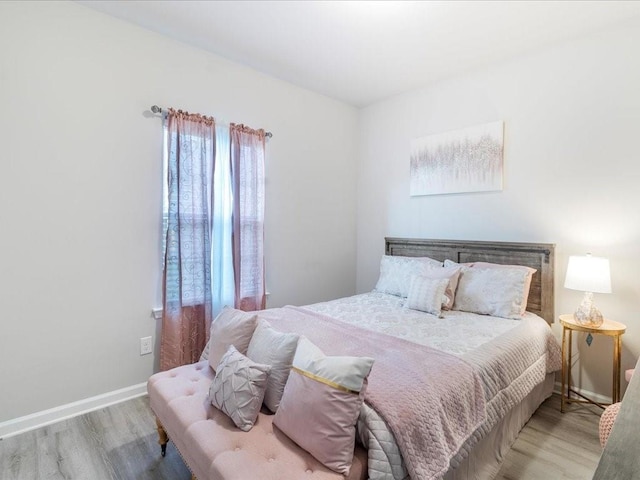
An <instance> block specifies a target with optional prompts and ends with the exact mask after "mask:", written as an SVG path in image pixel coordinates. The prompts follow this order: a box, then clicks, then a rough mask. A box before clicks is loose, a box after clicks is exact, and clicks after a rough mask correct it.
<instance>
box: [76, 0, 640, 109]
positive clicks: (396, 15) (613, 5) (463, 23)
mask: <svg viewBox="0 0 640 480" xmlns="http://www.w3.org/2000/svg"><path fill="white" fill-rule="evenodd" d="M78 3H81V4H83V5H86V6H87V7H89V8H93V9H95V10H99V11H102V12H105V13H107V14H109V15H113V16H115V17H118V18H121V19H123V20H126V21H129V22H132V23H134V24H137V25H140V26H142V27H145V28H148V29H150V30H153V31H155V32H158V33H161V34H164V35H167V36H169V37H172V38H175V39H177V40H180V41H182V42H185V43H188V44H190V45H193V46H196V47H199V48H202V49H205V50H208V51H210V52H213V53H216V54H218V55H221V56H223V57H226V58H228V59H230V60H232V61H235V62H238V63H241V64H244V65H247V66H249V67H252V68H254V69H256V70H258V71H261V72H264V73H266V74H268V75H271V76H274V77H277V78H280V79H282V80H285V81H288V82H291V83H293V84H296V85H299V86H301V87H304V88H307V89H310V90H313V91H316V92H319V93H321V94H323V95H327V96H329V97H332V98H335V99H338V100H341V101H344V102H347V103H349V104H352V105H354V106H359V107H361V106H366V105H369V104H371V103H375V102H377V101H379V100H382V99H385V98H388V97H390V96H393V95H396V94H398V93H402V92H405V91H409V90H413V89H416V88H420V87H423V86H425V85H427V84H429V83H431V82H434V81H437V80H440V79H443V78H446V77H450V76H453V75H456V74H459V73H461V72H464V71H469V70H473V69H475V68H479V67H481V66H484V65H487V64H491V63H495V62H499V61H504V60H507V59H509V58H512V57H514V56H517V55H521V54H525V53H527V52H532V51H535V50H536V49H541V48H544V47H546V46H548V45H552V44H554V43H558V42H561V41H563V40H567V39H570V38H573V37H577V36H580V35H584V34H588V33H591V32H595V31H597V30H601V29H604V28H607V27H609V26H611V25H614V24H617V23H621V22H624V21H625V20H627V19H629V18H630V17H636V16H640V2H633V1H631V2H617V1H539V2H538V1H527V2H525V1H469V2H467V1H422V2H420V1H148V0H142V1H136V0H134V1H114V0H107V1H79V2H78Z"/></svg>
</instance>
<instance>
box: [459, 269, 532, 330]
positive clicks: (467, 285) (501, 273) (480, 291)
mask: <svg viewBox="0 0 640 480" xmlns="http://www.w3.org/2000/svg"><path fill="white" fill-rule="evenodd" d="M530 277H531V274H530V273H529V272H528V271H526V270H524V269H517V268H478V267H471V268H465V269H463V271H462V275H461V277H460V280H459V281H458V290H457V291H456V297H455V301H454V304H453V309H454V310H462V311H464V312H472V313H479V314H482V315H493V316H496V317H504V318H514V319H520V318H522V315H523V312H524V309H525V308H526V305H527V297H528V294H529V291H528V289H527V292H526V294H525V285H526V284H527V281H529V283H530Z"/></svg>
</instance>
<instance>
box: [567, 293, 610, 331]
mask: <svg viewBox="0 0 640 480" xmlns="http://www.w3.org/2000/svg"><path fill="white" fill-rule="evenodd" d="M573 318H574V319H575V321H576V322H578V323H579V324H580V325H582V326H585V327H599V326H600V325H602V322H604V319H603V318H602V312H600V310H598V308H597V307H596V306H595V305H594V304H593V293H591V292H584V297H583V298H582V303H580V306H579V307H578V309H577V310H576V311H575V312H574V314H573Z"/></svg>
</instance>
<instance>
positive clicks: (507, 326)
mask: <svg viewBox="0 0 640 480" xmlns="http://www.w3.org/2000/svg"><path fill="white" fill-rule="evenodd" d="M404 300H405V299H404V298H400V297H396V296H395V295H388V294H386V293H379V292H371V293H363V294H362V295H354V296H353V297H346V298H340V299H338V300H332V301H330V302H322V303H314V304H313V305H306V306H305V307H304V308H308V309H309V310H313V311H314V312H318V313H322V314H324V315H327V316H329V317H333V318H337V319H339V320H342V321H344V322H347V323H350V324H352V325H357V326H359V327H361V328H366V329H368V330H373V331H376V332H380V333H386V334H387V335H393V336H394V337H400V338H403V339H405V340H409V341H410V342H415V343H419V344H421V345H426V346H428V347H432V348H437V349H438V350H441V351H443V352H447V353H451V354H452V355H463V354H465V353H467V352H470V351H472V350H474V349H476V348H478V347H479V346H480V345H483V344H485V343H487V342H488V341H490V340H492V339H494V338H496V337H498V336H499V335H502V334H503V333H505V332H507V331H509V330H511V329H512V328H514V327H515V326H517V325H518V324H519V323H520V320H511V319H508V318H499V317H489V316H487V315H477V314H475V313H467V312H458V311H449V312H443V315H444V318H438V317H436V316H434V315H431V314H429V313H425V312H420V311H418V310H411V309H408V308H405V307H404V306H403V305H404ZM526 316H532V317H536V315H534V314H532V313H528V312H527V314H526ZM536 318H537V317H536Z"/></svg>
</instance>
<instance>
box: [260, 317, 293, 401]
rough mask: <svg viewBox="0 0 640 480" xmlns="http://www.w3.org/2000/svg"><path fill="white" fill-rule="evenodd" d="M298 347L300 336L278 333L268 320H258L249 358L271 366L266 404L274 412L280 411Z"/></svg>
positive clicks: (265, 396)
mask: <svg viewBox="0 0 640 480" xmlns="http://www.w3.org/2000/svg"><path fill="white" fill-rule="evenodd" d="M297 346H298V334H296V333H282V332H278V331H277V330H274V329H273V328H271V325H269V322H267V321H266V320H262V319H261V320H258V326H257V327H256V330H255V332H253V337H252V338H251V342H249V348H247V357H249V358H250V359H251V360H253V361H254V362H258V363H264V364H266V365H270V366H271V373H269V379H268V380H267V390H266V392H265V394H264V404H265V405H266V406H267V408H268V409H269V410H271V411H272V412H275V411H276V410H278V405H280V399H282V392H284V386H285V385H286V383H287V379H288V378H289V372H290V371H291V365H292V363H293V356H294V355H295V353H296V347H297Z"/></svg>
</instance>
